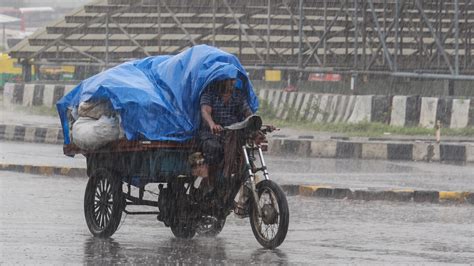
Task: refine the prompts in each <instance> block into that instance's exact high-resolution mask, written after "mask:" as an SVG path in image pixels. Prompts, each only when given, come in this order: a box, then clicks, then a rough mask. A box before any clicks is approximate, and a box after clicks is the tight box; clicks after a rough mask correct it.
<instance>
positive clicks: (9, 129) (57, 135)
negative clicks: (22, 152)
mask: <svg viewBox="0 0 474 266" xmlns="http://www.w3.org/2000/svg"><path fill="white" fill-rule="evenodd" d="M0 140H11V141H25V142H35V143H49V144H63V142H64V138H63V132H62V129H60V128H46V127H29V126H19V125H5V124H0Z"/></svg>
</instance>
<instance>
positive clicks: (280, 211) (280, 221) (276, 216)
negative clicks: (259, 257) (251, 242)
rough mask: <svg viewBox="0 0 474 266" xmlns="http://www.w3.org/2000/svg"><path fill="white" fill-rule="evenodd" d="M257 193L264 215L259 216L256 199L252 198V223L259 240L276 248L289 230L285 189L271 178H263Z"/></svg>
mask: <svg viewBox="0 0 474 266" xmlns="http://www.w3.org/2000/svg"><path fill="white" fill-rule="evenodd" d="M257 193H258V196H259V199H260V200H259V205H261V210H262V217H259V216H258V211H257V208H256V206H255V200H254V199H253V198H252V199H251V200H252V202H251V203H250V225H251V226H252V231H253V234H254V236H255V238H256V239H257V241H258V242H259V243H260V244H261V245H262V246H263V247H264V248H268V249H274V248H276V247H278V246H279V245H281V243H283V241H284V240H285V237H286V233H287V232H288V224H289V222H290V211H289V209H288V202H287V201H286V196H285V193H284V192H283V190H281V188H280V187H279V186H278V185H277V184H276V183H274V182H273V181H271V180H263V181H262V182H260V183H258V184H257ZM275 205H277V206H275ZM275 229H276V230H275ZM275 231H276V232H275ZM270 233H271V234H270Z"/></svg>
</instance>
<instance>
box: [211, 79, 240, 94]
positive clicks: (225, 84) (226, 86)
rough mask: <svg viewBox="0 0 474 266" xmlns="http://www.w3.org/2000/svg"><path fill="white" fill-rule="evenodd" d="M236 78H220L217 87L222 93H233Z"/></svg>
mask: <svg viewBox="0 0 474 266" xmlns="http://www.w3.org/2000/svg"><path fill="white" fill-rule="evenodd" d="M235 82H236V80H235V79H224V80H220V81H218V82H217V84H216V89H217V91H218V93H219V94H220V95H232V93H233V92H234V87H235Z"/></svg>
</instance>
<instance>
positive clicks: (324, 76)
mask: <svg viewBox="0 0 474 266" xmlns="http://www.w3.org/2000/svg"><path fill="white" fill-rule="evenodd" d="M341 80H342V76H341V75H340V74H330V73H311V74H309V77H308V81H341Z"/></svg>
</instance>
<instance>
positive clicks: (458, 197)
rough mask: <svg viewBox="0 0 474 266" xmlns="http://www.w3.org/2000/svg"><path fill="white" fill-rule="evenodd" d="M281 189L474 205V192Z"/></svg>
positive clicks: (301, 193)
mask: <svg viewBox="0 0 474 266" xmlns="http://www.w3.org/2000/svg"><path fill="white" fill-rule="evenodd" d="M281 188H282V189H283V191H284V192H285V193H286V194H287V195H288V196H303V197H322V198H333V199H349V200H364V201H372V200H379V201H380V200H383V201H398V202H429V203H443V202H455V203H470V204H474V192H458V191H431V190H412V189H401V190H397V189H394V190H362V189H349V188H333V187H330V186H312V185H281Z"/></svg>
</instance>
